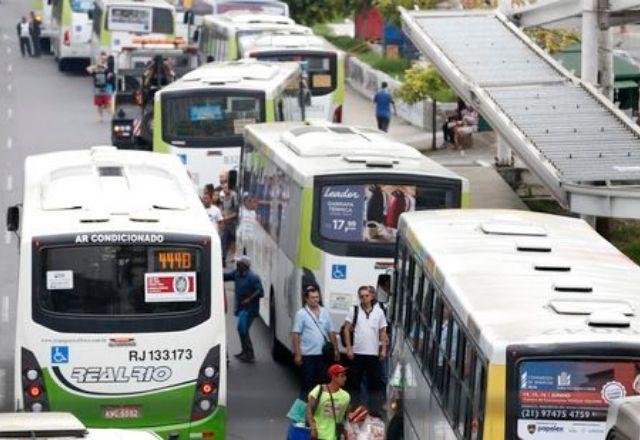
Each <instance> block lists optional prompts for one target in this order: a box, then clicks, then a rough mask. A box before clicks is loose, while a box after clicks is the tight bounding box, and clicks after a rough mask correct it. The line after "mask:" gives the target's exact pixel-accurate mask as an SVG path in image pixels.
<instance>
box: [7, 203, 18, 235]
mask: <svg viewBox="0 0 640 440" xmlns="http://www.w3.org/2000/svg"><path fill="white" fill-rule="evenodd" d="M19 227H20V209H19V208H18V206H17V205H16V206H10V207H9V208H7V231H10V232H16V231H17V230H18V228H19Z"/></svg>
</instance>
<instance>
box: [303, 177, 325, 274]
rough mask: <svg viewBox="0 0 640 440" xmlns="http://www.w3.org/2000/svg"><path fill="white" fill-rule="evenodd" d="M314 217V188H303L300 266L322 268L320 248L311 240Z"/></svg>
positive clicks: (312, 268)
mask: <svg viewBox="0 0 640 440" xmlns="http://www.w3.org/2000/svg"><path fill="white" fill-rule="evenodd" d="M312 218H313V188H304V189H303V190H302V218H301V219H300V221H301V224H300V244H299V247H298V267H306V268H307V269H310V270H314V269H316V270H317V269H320V250H318V249H317V248H316V247H315V246H314V245H313V243H312V242H311V220H312Z"/></svg>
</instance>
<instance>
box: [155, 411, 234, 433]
mask: <svg viewBox="0 0 640 440" xmlns="http://www.w3.org/2000/svg"><path fill="white" fill-rule="evenodd" d="M145 429H146V430H149V431H153V432H154V433H156V434H157V435H159V436H160V437H162V438H163V439H168V438H169V436H174V437H173V438H174V439H175V438H176V437H175V435H177V436H178V437H177V440H196V439H202V438H205V437H206V438H207V439H210V440H216V439H224V438H225V437H226V434H227V408H226V407H224V406H219V407H218V408H217V409H216V410H215V411H214V412H213V413H212V414H211V415H210V416H209V417H206V418H204V419H202V420H198V421H197V422H191V423H183V424H179V425H170V426H155V427H146V428H145Z"/></svg>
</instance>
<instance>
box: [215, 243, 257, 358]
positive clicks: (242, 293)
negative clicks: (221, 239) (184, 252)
mask: <svg viewBox="0 0 640 440" xmlns="http://www.w3.org/2000/svg"><path fill="white" fill-rule="evenodd" d="M224 280H225V281H233V282H234V285H235V306H234V315H235V316H236V318H237V320H238V323H237V329H238V336H239V337H240V345H241V346H242V351H241V352H240V353H238V354H236V355H235V356H236V358H238V360H240V361H242V362H253V361H254V360H255V354H254V352H253V344H252V343H251V337H250V335H249V330H250V328H251V324H252V323H253V320H254V319H255V318H256V316H258V311H259V308H260V298H262V297H263V296H264V290H263V289H262V281H261V280H260V277H259V276H258V274H257V273H255V272H254V271H252V270H251V260H250V259H249V257H247V256H246V255H243V256H242V257H240V258H238V259H237V260H236V268H235V269H234V270H232V271H231V272H227V273H225V274H224Z"/></svg>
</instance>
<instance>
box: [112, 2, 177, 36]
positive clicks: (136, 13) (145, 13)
mask: <svg viewBox="0 0 640 440" xmlns="http://www.w3.org/2000/svg"><path fill="white" fill-rule="evenodd" d="M107 18H108V19H107V29H108V30H110V31H122V32H134V33H139V34H148V33H156V34H172V33H173V22H174V20H173V14H172V11H171V10H169V9H163V8H140V7H132V6H114V7H112V8H111V9H109V16H108V17H107Z"/></svg>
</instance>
